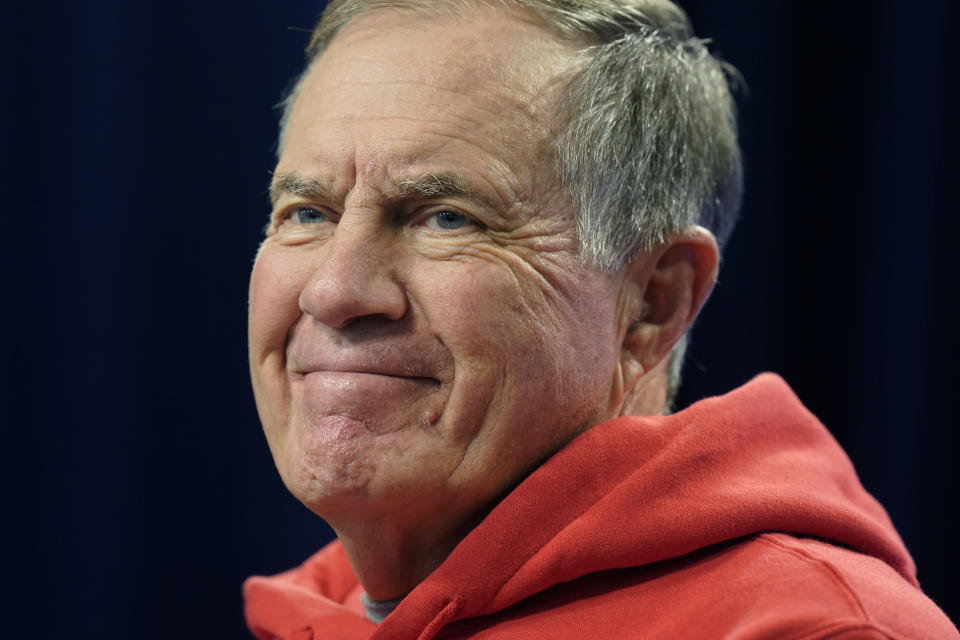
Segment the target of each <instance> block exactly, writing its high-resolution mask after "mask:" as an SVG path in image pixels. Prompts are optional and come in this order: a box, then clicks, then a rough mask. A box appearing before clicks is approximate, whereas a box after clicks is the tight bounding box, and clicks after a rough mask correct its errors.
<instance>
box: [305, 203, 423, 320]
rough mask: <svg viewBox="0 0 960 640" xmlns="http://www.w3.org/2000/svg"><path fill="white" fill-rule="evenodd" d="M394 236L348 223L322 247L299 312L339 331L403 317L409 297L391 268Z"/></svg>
mask: <svg viewBox="0 0 960 640" xmlns="http://www.w3.org/2000/svg"><path fill="white" fill-rule="evenodd" d="M345 218H346V216H345ZM389 236H390V231H389V230H385V229H377V228H376V227H375V225H372V224H366V225H364V224H351V223H349V222H347V221H346V220H343V221H342V222H341V223H340V224H339V225H337V229H336V231H335V232H334V234H333V237H332V238H330V239H329V240H328V241H327V242H326V244H325V245H324V246H323V247H322V248H321V249H320V251H321V252H322V253H323V255H322V258H321V259H320V262H319V263H318V264H317V266H316V268H315V269H314V271H313V273H312V274H311V275H310V279H309V280H308V281H307V283H306V286H304V288H303V290H302V291H301V292H300V300H299V302H300V309H301V310H302V311H303V312H304V313H306V314H309V315H310V316H311V317H313V318H314V319H316V320H317V321H319V322H322V323H323V324H325V325H327V326H330V327H333V328H335V329H341V328H343V327H346V326H347V325H349V324H351V323H353V322H355V321H356V320H358V319H360V318H381V319H389V320H399V319H400V318H402V317H403V316H404V315H405V314H406V312H407V295H406V291H405V290H404V289H403V287H402V286H400V284H399V283H398V282H397V280H396V279H395V277H394V275H393V273H392V270H391V268H390V260H391V250H392V248H393V247H392V243H391V241H390V238H389Z"/></svg>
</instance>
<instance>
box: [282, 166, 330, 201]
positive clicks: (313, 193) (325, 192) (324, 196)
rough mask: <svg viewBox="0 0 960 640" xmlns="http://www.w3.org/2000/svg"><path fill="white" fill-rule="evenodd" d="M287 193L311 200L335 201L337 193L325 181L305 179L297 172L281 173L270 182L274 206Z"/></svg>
mask: <svg viewBox="0 0 960 640" xmlns="http://www.w3.org/2000/svg"><path fill="white" fill-rule="evenodd" d="M285 193H290V194H293V195H295V196H300V197H302V198H308V199H310V200H333V199H334V196H335V195H336V192H335V190H334V188H333V185H332V184H331V183H330V182H327V181H325V180H317V179H316V178H305V177H303V176H301V175H300V174H298V173H296V172H290V173H281V174H280V175H277V176H274V178H273V180H272V181H271V182H270V202H271V203H272V204H274V205H276V204H277V200H279V199H280V196H282V195H283V194H285Z"/></svg>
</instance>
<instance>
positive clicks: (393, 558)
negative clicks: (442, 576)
mask: <svg viewBox="0 0 960 640" xmlns="http://www.w3.org/2000/svg"><path fill="white" fill-rule="evenodd" d="M383 520H386V518H384V519H383ZM383 520H377V521H374V522H370V521H366V522H363V523H360V524H352V525H351V524H346V525H344V524H342V523H337V524H334V523H331V526H332V527H333V529H334V531H336V533H337V537H338V538H339V539H340V543H341V544H342V545H343V548H344V551H346V554H347V558H348V559H349V561H350V566H351V567H352V568H353V572H354V574H356V576H357V579H358V580H359V581H360V584H361V585H362V586H363V590H364V591H365V592H366V594H367V596H368V597H369V598H370V599H371V600H376V601H386V600H398V599H400V598H403V597H404V596H406V595H407V594H408V593H410V592H411V591H413V589H414V588H415V587H416V586H417V585H418V584H420V583H421V582H422V581H423V580H424V579H426V577H427V576H429V575H430V574H431V573H432V572H433V571H434V570H435V569H436V568H437V567H439V566H440V565H441V564H442V563H443V561H444V560H446V559H447V556H448V555H450V552H452V551H453V549H454V547H456V546H457V544H459V543H460V540H462V539H463V538H464V536H466V534H467V533H469V531H470V530H471V529H472V528H473V526H474V524H475V519H470V521H469V523H468V524H461V525H460V526H454V527H445V528H439V529H438V528H436V527H434V528H431V529H426V528H424V527H419V528H415V527H410V528H401V527H397V526H396V525H395V524H391V523H387V522H384V521H383ZM434 524H435V523H434ZM338 525H340V526H338Z"/></svg>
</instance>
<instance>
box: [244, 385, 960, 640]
mask: <svg viewBox="0 0 960 640" xmlns="http://www.w3.org/2000/svg"><path fill="white" fill-rule="evenodd" d="M361 593H362V587H361V586H360V585H359V584H358V582H357V579H356V577H355V576H354V575H353V572H352V571H351V569H350V565H349V563H348V562H347V559H346V556H345V554H344V552H343V548H342V547H341V546H340V544H339V543H338V542H333V543H331V544H330V545H328V546H327V547H326V548H324V549H323V550H321V551H320V552H319V553H317V554H316V555H314V556H313V557H311V558H310V559H309V560H307V561H306V562H305V563H304V564H303V565H302V566H300V567H298V568H296V569H293V570H291V571H288V572H286V573H283V574H280V575H278V576H275V577H272V578H264V577H253V578H250V579H249V580H247V582H246V584H245V585H244V597H245V599H246V616H247V623H248V625H249V626H250V629H251V630H252V631H253V633H254V635H256V636H257V637H258V638H261V639H266V638H283V639H291V640H294V639H295V640H310V639H311V638H313V639H316V640H320V639H327V638H330V639H342V640H354V639H359V638H372V639H374V640H387V639H401V640H406V639H410V640H413V639H418V640H428V639H430V638H436V639H437V640H439V639H441V638H482V639H487V640H493V639H497V640H500V639H503V640H506V639H516V638H520V639H527V638H530V639H534V640H539V639H544V640H547V639H549V640H565V639H574V638H576V639H581V638H582V639H588V638H589V639H594V638H603V639H610V638H671V639H672V638H796V639H798V640H799V639H801V638H802V639H812V638H844V639H846V638H960V634H958V633H957V630H956V628H955V627H954V626H953V625H952V624H951V623H950V621H949V620H948V619H947V617H946V616H945V615H944V614H943V613H942V612H941V611H940V610H939V609H938V608H937V606H936V605H935V604H934V603H933V602H932V601H931V600H929V599H928V598H927V597H926V596H924V595H923V593H922V592H921V591H920V589H919V586H918V584H917V580H916V577H915V567H914V564H913V560H912V559H911V558H910V555H909V553H908V552H907V550H906V548H905V547H904V546H903V542H902V541H901V540H900V537H899V536H898V535H897V532H896V531H895V530H894V528H893V525H892V524H891V522H890V520H889V518H888V517H887V514H886V513H885V512H884V510H883V508H882V507H881V506H880V505H879V504H878V503H877V502H876V500H874V499H873V498H872V497H871V496H870V495H869V494H867V492H866V491H865V490H864V489H863V487H862V486H861V485H860V482H859V481H858V480H857V476H856V473H855V472H854V470H853V466H852V465H851V464H850V461H849V460H848V459H847V457H846V455H845V454H844V453H843V451H842V450H841V449H840V447H839V446H838V445H837V443H836V441H835V440H834V439H833V438H832V437H831V436H830V434H829V433H828V432H827V430H826V429H825V428H824V427H823V425H821V424H820V423H819V421H817V419H816V418H815V417H814V416H813V415H812V414H811V413H810V412H809V411H807V410H806V409H805V408H804V407H803V405H801V404H800V402H799V400H798V399H797V398H796V396H794V395H793V393H792V392H791V391H790V388H789V387H788V386H787V385H786V383H784V382H783V380H781V379H780V378H778V377H777V376H774V375H770V374H765V375H762V376H759V377H757V378H756V379H754V380H753V381H751V382H750V383H748V384H747V385H745V386H744V387H741V388H740V389H738V390H736V391H733V392H732V393H729V394H727V395H725V396H721V397H718V398H710V399H707V400H703V401H701V402H698V403H697V404H695V405H693V406H691V407H690V408H689V409H686V410H684V411H681V412H679V413H676V414H674V415H670V416H653V417H643V418H639V417H624V418H618V419H616V420H611V421H609V422H605V423H603V424H600V425H597V426H596V427H594V428H592V429H590V430H589V431H587V432H585V433H584V434H582V435H581V436H579V437H578V438H576V439H575V440H574V441H573V442H571V443H570V444H569V445H568V446H567V447H565V448H564V449H563V450H562V451H560V452H559V453H557V454H556V455H555V456H553V457H552V458H551V459H550V460H548V461H547V462H546V463H545V464H544V465H542V466H541V467H540V468H539V469H537V470H536V471H535V472H534V473H532V474H531V475H530V476H529V477H528V478H526V480H524V481H523V482H522V483H521V484H520V485H519V486H518V487H517V488H516V489H515V490H514V491H513V492H512V493H510V495H508V496H507V497H506V498H505V499H504V500H503V501H502V502H501V503H500V504H499V505H497V507H496V508H494V509H493V511H491V512H490V514H489V515H488V516H487V517H486V519H484V520H483V522H482V523H481V524H480V525H479V526H477V528H476V529H474V530H473V531H472V532H471V533H470V534H469V535H467V537H466V538H464V539H463V541H462V542H461V543H460V544H459V545H458V546H457V547H456V548H455V549H454V550H453V552H452V553H451V554H450V556H449V557H448V558H447V559H446V561H445V562H444V563H443V564H442V565H440V567H438V568H437V569H436V571H434V572H433V573H432V574H431V575H430V576H429V577H427V579H426V580H424V581H423V582H422V583H421V584H420V585H418V586H417V587H416V588H415V589H414V590H413V591H412V592H411V593H410V594H409V595H407V597H406V598H404V600H403V602H401V603H400V605H399V606H398V607H397V608H396V610H394V611H393V613H391V614H390V615H389V616H388V617H387V618H386V620H384V621H383V622H382V623H381V624H380V625H375V624H373V623H372V622H370V621H368V620H367V619H366V618H365V617H364V613H363V608H362V606H361V604H360V600H359V598H360V594H361Z"/></svg>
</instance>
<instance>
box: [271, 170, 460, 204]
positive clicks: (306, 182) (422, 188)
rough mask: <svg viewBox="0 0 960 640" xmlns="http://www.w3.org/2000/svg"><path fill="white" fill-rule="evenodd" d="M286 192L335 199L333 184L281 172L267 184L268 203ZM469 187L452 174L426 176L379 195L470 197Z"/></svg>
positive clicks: (393, 197) (275, 200)
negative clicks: (268, 191)
mask: <svg viewBox="0 0 960 640" xmlns="http://www.w3.org/2000/svg"><path fill="white" fill-rule="evenodd" d="M285 193H289V194H292V195H295V196H299V197H301V198H307V199H310V200H327V201H331V200H334V199H335V198H336V195H337V194H336V190H335V189H334V188H333V184H332V183H330V182H328V181H325V180H318V179H316V178H307V177H304V176H301V175H300V174H298V173H296V172H290V173H282V174H279V175H277V176H275V177H274V179H273V181H272V182H271V183H270V202H271V203H273V204H274V205H276V203H277V201H278V200H279V199H280V197H281V196H282V195H283V194H285ZM471 193H472V192H471V189H470V186H469V185H468V184H467V181H466V180H464V179H463V178H462V177H461V176H459V175H457V174H456V173H452V172H440V173H425V174H423V175H422V176H420V177H419V178H412V179H411V178H408V179H405V180H400V181H399V182H397V183H396V184H395V185H394V186H393V188H392V189H390V190H389V191H386V192H384V193H382V194H381V196H382V197H383V198H385V199H396V198H410V197H414V198H416V197H420V198H436V197H442V196H470V195H471Z"/></svg>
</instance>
